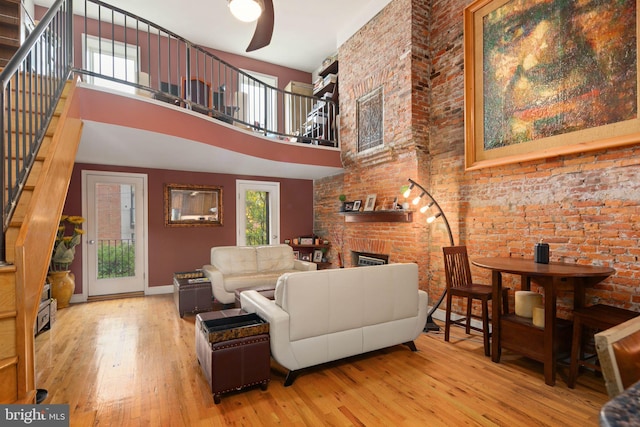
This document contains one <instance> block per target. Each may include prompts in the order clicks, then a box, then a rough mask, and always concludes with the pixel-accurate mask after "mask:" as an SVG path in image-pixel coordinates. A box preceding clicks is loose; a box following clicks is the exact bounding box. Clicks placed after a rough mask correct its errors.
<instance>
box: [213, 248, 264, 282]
mask: <svg viewBox="0 0 640 427" xmlns="http://www.w3.org/2000/svg"><path fill="white" fill-rule="evenodd" d="M211 264H212V265H214V266H215V267H216V268H217V269H218V270H220V271H221V272H222V274H224V275H227V274H253V273H257V272H258V263H257V260H256V249H255V247H252V246H218V247H213V248H211ZM225 280H226V279H225Z"/></svg>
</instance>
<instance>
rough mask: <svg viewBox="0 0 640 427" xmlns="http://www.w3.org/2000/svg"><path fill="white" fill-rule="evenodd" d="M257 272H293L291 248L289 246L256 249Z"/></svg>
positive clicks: (259, 247)
mask: <svg viewBox="0 0 640 427" xmlns="http://www.w3.org/2000/svg"><path fill="white" fill-rule="evenodd" d="M256 260H257V268H258V271H259V272H265V271H267V272H268V271H282V270H293V260H294V257H293V248H292V247H291V246H289V245H273V246H258V247H256Z"/></svg>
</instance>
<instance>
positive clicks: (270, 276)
mask: <svg viewBox="0 0 640 427" xmlns="http://www.w3.org/2000/svg"><path fill="white" fill-rule="evenodd" d="M286 272H287V271H270V272H264V273H253V274H230V275H226V276H225V277H224V289H225V290H226V291H227V292H231V293H234V292H235V290H236V289H239V288H256V287H264V286H275V284H276V282H277V281H278V278H279V277H280V276H281V275H282V274H284V273H286Z"/></svg>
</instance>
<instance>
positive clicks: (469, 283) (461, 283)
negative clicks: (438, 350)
mask: <svg viewBox="0 0 640 427" xmlns="http://www.w3.org/2000/svg"><path fill="white" fill-rule="evenodd" d="M442 251H443V253H444V271H445V276H446V280H447V312H446V319H445V327H444V340H445V341H449V332H450V329H451V325H458V326H464V328H465V331H466V333H467V334H470V333H471V329H473V330H475V331H479V332H482V333H483V335H484V354H485V356H490V355H491V350H490V348H491V346H490V345H489V338H490V337H491V333H490V332H489V308H488V306H489V304H488V302H489V300H491V299H492V293H493V290H492V287H491V286H489V285H481V284H477V283H473V278H472V276H471V267H470V266H469V257H468V255H467V247H466V246H449V247H444V248H442ZM453 297H462V298H465V299H466V300H467V315H466V317H463V318H460V319H458V320H452V319H451V305H452V300H453ZM474 299H475V300H480V302H481V306H482V311H481V314H480V316H478V315H475V314H473V312H472V308H473V300H474ZM502 310H503V312H504V313H508V312H509V289H508V288H504V289H503V290H502ZM472 319H480V320H481V321H482V328H478V327H476V326H474V325H472V324H471V321H472Z"/></svg>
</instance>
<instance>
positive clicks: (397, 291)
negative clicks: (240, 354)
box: [240, 263, 428, 386]
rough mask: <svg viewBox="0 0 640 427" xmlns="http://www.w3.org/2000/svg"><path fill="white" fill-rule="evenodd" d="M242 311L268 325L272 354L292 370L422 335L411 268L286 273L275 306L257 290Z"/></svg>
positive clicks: (421, 295) (421, 298)
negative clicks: (255, 314)
mask: <svg viewBox="0 0 640 427" xmlns="http://www.w3.org/2000/svg"><path fill="white" fill-rule="evenodd" d="M240 301H241V304H242V309H243V310H245V311H247V312H249V313H257V314H258V316H260V317H262V318H263V319H265V320H266V321H268V322H269V335H270V339H271V342H270V345H271V356H272V357H273V358H274V359H275V361H276V362H278V363H279V364H280V365H282V366H283V367H285V368H287V369H288V370H289V373H288V375H287V378H286V379H285V382H284V385H285V386H288V385H291V384H292V383H293V381H294V380H295V377H296V375H297V373H298V372H299V370H300V369H303V368H306V367H309V366H314V365H318V364H321V363H325V362H330V361H333V360H338V359H342V358H345V357H349V356H354V355H356V354H361V353H366V352H368V351H372V350H378V349H381V348H385V347H389V346H393V345H396V344H407V345H408V346H409V348H411V349H412V350H414V351H415V349H416V348H415V345H414V344H413V340H414V339H416V338H417V337H418V336H419V335H420V333H421V332H422V331H423V329H424V326H425V323H426V320H427V301H428V298H427V294H426V292H424V291H422V290H419V289H418V266H417V265H416V264H409V263H407V264H387V265H380V266H371V267H356V268H340V269H331V270H320V271H307V272H299V273H287V274H284V275H282V276H280V278H279V279H278V283H277V284H276V291H275V300H270V299H267V298H265V297H264V296H263V295H261V294H260V293H258V292H256V291H246V292H243V293H242V294H241V295H240Z"/></svg>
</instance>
